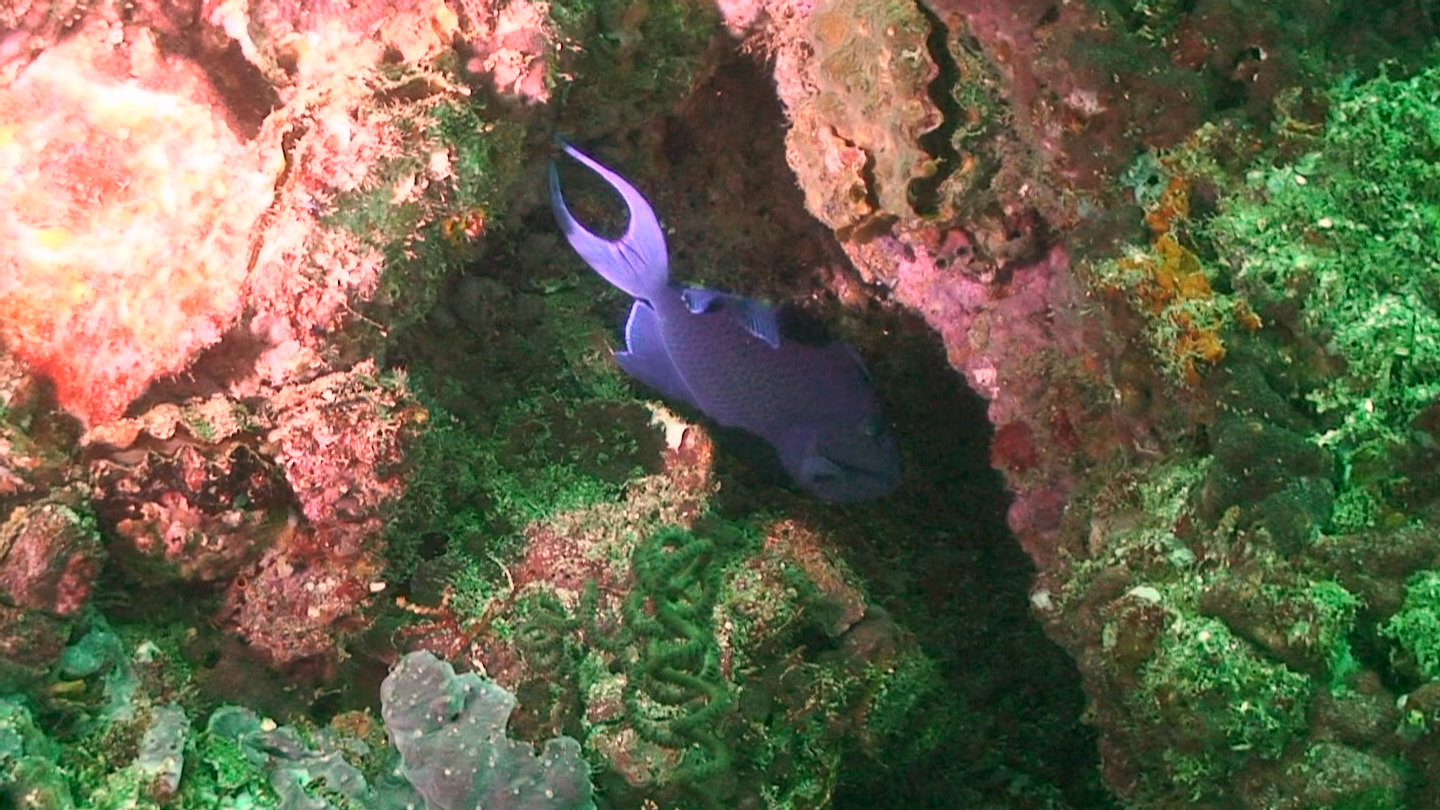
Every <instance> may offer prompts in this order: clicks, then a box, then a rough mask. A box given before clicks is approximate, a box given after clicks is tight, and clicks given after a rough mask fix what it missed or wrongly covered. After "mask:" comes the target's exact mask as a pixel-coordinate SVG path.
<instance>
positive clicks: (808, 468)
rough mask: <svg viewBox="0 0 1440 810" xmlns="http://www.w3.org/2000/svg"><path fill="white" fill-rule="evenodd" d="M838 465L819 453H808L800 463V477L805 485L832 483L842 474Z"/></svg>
mask: <svg viewBox="0 0 1440 810" xmlns="http://www.w3.org/2000/svg"><path fill="white" fill-rule="evenodd" d="M844 472H845V471H844V469H842V468H841V467H840V465H839V464H836V463H835V462H833V461H831V460H830V459H828V458H825V457H824V456H822V455H820V454H819V453H810V454H808V455H806V456H805V458H804V459H803V460H802V461H801V462H800V477H801V478H802V479H803V480H804V481H805V482H807V483H812V484H814V483H823V482H825V481H827V480H828V481H833V480H835V479H837V478H839V477H840V476H841V475H842V474H844Z"/></svg>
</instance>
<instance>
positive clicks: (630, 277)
mask: <svg viewBox="0 0 1440 810" xmlns="http://www.w3.org/2000/svg"><path fill="white" fill-rule="evenodd" d="M561 147H562V148H563V149H564V150H565V153H566V154H568V155H570V156H571V157H573V158H575V159H576V160H578V161H580V162H581V163H582V164H584V165H585V166H586V167H587V168H589V169H590V170H591V171H593V172H595V173H596V174H598V175H600V176H601V177H602V178H604V180H605V182H607V183H609V184H610V185H611V186H612V187H613V188H614V189H615V190H616V191H618V192H619V193H620V196H621V198H622V199H624V200H625V205H626V207H627V208H628V209H629V211H630V224H629V226H628V227H627V228H626V229H625V233H624V234H623V235H621V237H620V238H619V239H616V240H615V241H613V242H612V241H610V240H609V239H605V238H604V237H601V236H598V235H596V234H594V233H591V232H590V231H589V230H587V229H586V228H585V226H584V225H581V224H580V222H579V220H577V219H575V216H574V214H572V213H570V208H569V206H567V205H566V204H565V195H564V194H563V193H562V192H561V190H560V172H559V170H558V169H557V168H556V166H555V164H554V163H553V162H552V163H551V164H550V207H551V208H552V209H554V211H555V221H556V222H557V223H559V225H560V231H561V232H562V233H564V234H565V239H566V241H568V242H569V243H570V246H571V247H572V248H574V249H575V252H576V253H579V254H580V258H582V259H584V260H585V263H586V264H588V265H590V267H591V269H593V270H594V271H595V272H597V273H599V274H600V275H601V276H602V277H604V279H605V280H606V281H608V282H610V283H611V284H614V285H615V286H616V287H619V288H620V289H621V290H624V291H625V292H627V293H629V294H630V295H632V296H634V297H636V298H649V297H650V296H652V295H655V294H657V293H658V292H659V291H661V290H663V289H665V287H666V286H667V285H668V284H669V283H670V261H669V256H668V254H667V253H666V251H665V231H664V230H662V229H661V228H660V220H659V218H658V217H656V216H655V209H653V208H651V207H650V203H649V202H647V201H646V200H645V197H644V196H643V195H641V194H640V192H639V190H637V189H636V188H635V187H634V186H632V185H630V184H629V183H627V182H626V181H625V179H624V178H623V177H621V176H620V175H618V174H616V173H615V172H612V171H610V170H609V169H607V168H605V167H604V166H602V165H601V164H599V163H597V162H596V161H595V160H594V159H592V158H591V157H590V156H589V155H587V154H585V153H584V152H581V151H580V150H579V149H576V148H575V147H573V146H571V145H570V144H568V143H564V142H561Z"/></svg>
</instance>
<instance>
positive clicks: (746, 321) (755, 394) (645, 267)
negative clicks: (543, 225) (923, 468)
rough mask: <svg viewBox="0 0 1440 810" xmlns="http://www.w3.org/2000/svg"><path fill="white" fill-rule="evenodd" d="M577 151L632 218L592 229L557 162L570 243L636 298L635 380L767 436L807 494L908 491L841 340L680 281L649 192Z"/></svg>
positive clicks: (630, 350) (554, 175) (630, 334)
mask: <svg viewBox="0 0 1440 810" xmlns="http://www.w3.org/2000/svg"><path fill="white" fill-rule="evenodd" d="M562 146H563V148H564V150H565V152H566V153H568V154H569V155H570V156H571V157H573V158H575V159H576V160H578V161H580V162H581V163H583V164H584V165H585V166H587V167H589V168H590V169H591V170H592V171H594V172H595V173H597V174H599V175H600V176H601V177H603V178H604V179H605V181H606V182H608V183H609V184H610V185H611V186H613V187H614V188H615V190H616V191H618V192H620V196H621V197H622V198H624V200H625V204H626V206H627V207H628V208H629V211H630V223H629V226H628V227H627V228H626V230H625V233H624V234H623V235H622V236H621V237H620V238H619V239H616V240H614V241H611V240H608V239H604V238H602V237H600V236H597V235H596V234H593V233H591V232H590V231H588V230H586V229H585V227H584V226H582V225H581V224H580V223H579V222H577V221H576V219H575V217H574V216H573V215H572V214H571V213H570V209H569V208H567V207H566V205H565V198H564V195H563V194H562V193H561V191H560V175H559V173H558V171H557V170H556V167H555V164H554V163H552V164H551V165H550V200H551V204H552V205H553V206H554V209H555V219H556V220H557V221H558V222H559V224H560V230H561V231H563V232H564V234H565V238H566V239H567V240H569V242H570V246H571V247H573V248H574V249H575V252H577V253H579V254H580V257H581V258H583V259H584V260H585V262H586V263H587V264H589V265H590V267H591V268H593V269H594V270H595V272H597V273H599V274H600V275H601V276H603V277H604V278H605V280H606V281H608V282H610V283H611V284H613V285H615V286H616V287H618V288H620V289H621V290H624V291H625V292H626V293H628V294H629V295H631V296H633V297H634V298H635V299H636V300H635V304H634V306H632V307H631V308H630V318H629V320H628V321H627V322H626V324H625V350H624V351H621V352H616V353H615V359H616V360H617V361H619V363H620V367H621V368H623V369H624V370H625V371H626V372H627V373H628V374H630V376H632V377H634V378H635V379H637V380H639V381H640V382H642V383H644V384H645V385H647V386H649V387H650V388H653V389H654V390H655V391H657V392H659V393H660V394H661V395H662V396H664V397H665V398H667V399H670V400H673V401H676V402H683V403H686V404H688V405H690V406H691V407H693V408H695V409H696V410H698V411H700V412H701V413H703V414H705V415H706V416H707V417H709V418H710V419H713V420H714V421H715V422H717V423H719V424H720V425H722V426H724V427H729V428H740V429H743V430H746V431H748V432H750V433H752V434H754V435H756V436H759V437H760V438H761V439H764V440H765V441H766V442H768V443H769V444H770V445H771V446H772V447H774V449H775V451H776V453H777V454H778V456H779V459H780V463H781V465H782V466H783V467H784V468H785V472H786V473H787V474H788V475H789V476H790V478H791V480H793V481H794V482H795V484H796V485H798V486H799V487H800V488H801V489H803V490H805V491H806V492H808V493H810V494H812V495H814V496H815V497H817V498H821V499H824V500H827V501H839V502H855V501H864V500H868V499H871V498H878V497H881V496H884V495H888V494H889V493H890V492H892V491H893V490H894V489H895V487H896V486H898V485H899V483H900V450H899V445H898V443H897V442H896V440H895V436H894V434H892V433H891V432H890V429H889V425H888V423H887V422H886V420H885V417H884V415H883V414H882V413H881V408H880V402H879V399H878V397H876V395H875V389H874V387H873V385H872V384H871V381H870V374H869V373H868V372H867V371H866V370H865V365H864V363H862V362H861V361H860V358H859V356H858V355H856V354H855V351H854V350H853V349H851V348H850V347H849V346H847V345H845V344H844V343H841V342H838V341H836V342H830V343H827V344H825V345H814V344H812V343H807V342H801V341H798V340H794V339H792V338H791V337H789V336H787V335H785V334H782V330H781V325H780V320H779V318H778V313H777V311H776V309H775V308H774V307H771V306H769V305H766V304H763V303H761V302H759V301H755V300H753V299H750V298H744V297H742V296H739V295H733V294H730V293H724V292H717V291H715V290H702V289H696V288H692V287H681V286H678V285H675V284H672V283H671V282H670V261H669V257H668V255H667V254H666V251H665V234H664V232H663V231H661V229H660V222H659V220H657V219H656V217H655V212H654V210H652V209H651V207H650V204H649V203H648V202H646V201H645V198H644V197H643V196H641V194H640V192H639V191H637V190H636V189H635V187H634V186H631V185H630V184H629V183H627V182H625V180H624V179H623V178H621V177H620V176H619V175H618V174H616V173H615V172H613V171H611V170H609V169H607V168H606V167H604V166H602V165H600V164H599V163H597V162H596V161H594V160H593V159H591V158H590V157H589V156H588V155H586V154H584V153H583V152H581V151H580V150H578V149H576V148H575V147H573V146H570V145H569V144H562Z"/></svg>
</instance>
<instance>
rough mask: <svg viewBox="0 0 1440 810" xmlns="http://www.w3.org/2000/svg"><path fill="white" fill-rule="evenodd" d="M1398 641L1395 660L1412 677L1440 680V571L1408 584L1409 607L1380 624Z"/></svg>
mask: <svg viewBox="0 0 1440 810" xmlns="http://www.w3.org/2000/svg"><path fill="white" fill-rule="evenodd" d="M1380 635H1381V636H1383V637H1385V638H1387V639H1389V640H1390V641H1392V642H1394V643H1395V644H1396V646H1397V649H1396V650H1395V651H1394V653H1393V654H1392V658H1393V659H1394V660H1395V661H1396V663H1397V664H1398V665H1399V666H1400V667H1401V668H1402V669H1404V670H1406V671H1407V672H1408V673H1409V674H1410V675H1411V677H1418V678H1419V679H1420V680H1426V681H1434V680H1440V570H1434V569H1431V570H1426V571H1421V572H1419V573H1417V574H1415V575H1414V576H1412V577H1410V580H1409V582H1407V583H1406V585H1405V604H1404V605H1402V606H1401V608H1400V610H1399V611H1397V612H1396V613H1395V614H1394V615H1392V616H1391V617H1390V618H1389V619H1387V620H1386V621H1385V623H1384V624H1382V625H1380Z"/></svg>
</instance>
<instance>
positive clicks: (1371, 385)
mask: <svg viewBox="0 0 1440 810" xmlns="http://www.w3.org/2000/svg"><path fill="white" fill-rule="evenodd" d="M1437 99H1440V67H1436V68H1432V69H1430V70H1428V71H1426V72H1424V73H1421V74H1419V75H1417V76H1415V77H1414V78H1411V79H1407V80H1396V79H1391V78H1388V77H1381V78H1378V79H1375V80H1373V81H1370V82H1366V83H1364V84H1354V83H1342V84H1341V85H1340V86H1338V87H1337V88H1335V89H1334V90H1333V91H1332V92H1331V109H1330V115H1329V120H1328V122H1327V124H1326V126H1325V129H1324V134H1323V135H1321V136H1319V137H1318V138H1317V139H1316V140H1315V142H1314V143H1313V150H1311V151H1309V152H1308V153H1306V154H1304V155H1303V156H1302V157H1301V158H1300V159H1298V160H1295V161H1294V162H1291V163H1288V164H1286V165H1282V166H1274V167H1271V166H1266V167H1260V168H1256V169H1254V170H1252V171H1251V172H1250V173H1249V174H1248V175H1247V178H1246V186H1245V188H1244V191H1243V192H1242V193H1240V194H1237V195H1234V196H1232V197H1231V198H1229V199H1228V200H1226V201H1224V202H1223V203H1222V209H1221V211H1220V213H1219V214H1218V215H1217V216H1216V217H1215V218H1214V219H1213V220H1212V221H1211V222H1210V223H1209V226H1208V232H1209V234H1210V235H1211V236H1212V238H1213V239H1214V241H1215V244H1216V247H1217V248H1218V250H1219V251H1220V253H1221V255H1222V257H1224V258H1225V259H1227V260H1228V261H1229V263H1230V264H1231V265H1232V267H1233V268H1234V277H1233V283H1234V285H1235V288H1236V289H1237V290H1238V291H1240V292H1243V293H1244V294H1245V295H1246V296H1248V297H1249V299H1250V302H1251V303H1252V305H1253V306H1254V308H1255V309H1256V311H1257V312H1260V313H1261V314H1262V315H1263V316H1264V317H1265V319H1266V320H1267V322H1268V323H1269V324H1270V325H1275V326H1279V327H1282V328H1289V329H1292V330H1295V331H1297V332H1298V333H1299V335H1300V338H1301V340H1302V341H1305V342H1308V343H1310V344H1312V345H1313V347H1314V349H1315V350H1316V353H1317V354H1319V355H1321V356H1322V357H1324V358H1325V360H1326V361H1327V362H1328V363H1329V364H1330V366H1331V368H1330V369H1326V371H1327V372H1328V373H1326V374H1324V376H1323V377H1322V378H1321V379H1319V380H1318V381H1317V382H1316V383H1315V384H1314V385H1313V386H1312V387H1310V389H1309V390H1308V391H1306V392H1305V397H1306V399H1307V401H1308V403H1309V406H1310V408H1311V409H1313V412H1314V413H1315V415H1316V416H1317V418H1318V419H1319V421H1320V424H1321V426H1322V432H1321V434H1320V435H1319V436H1318V437H1316V440H1317V441H1318V443H1319V444H1321V445H1322V446H1325V447H1327V448H1330V449H1333V450H1334V451H1335V452H1336V454H1337V456H1338V458H1339V459H1340V461H1341V463H1342V469H1341V476H1342V481H1341V493H1340V497H1339V506H1340V507H1341V508H1340V509H1339V510H1338V514H1339V516H1340V517H1342V518H1343V519H1344V522H1345V524H1346V525H1344V526H1343V527H1341V528H1344V529H1357V528H1362V527H1363V526H1365V525H1370V524H1373V523H1374V522H1375V520H1376V519H1377V518H1379V517H1381V514H1380V513H1381V512H1382V511H1383V509H1384V504H1385V501H1386V497H1387V495H1388V494H1390V493H1391V492H1393V491H1395V490H1396V489H1397V488H1403V486H1404V482H1401V481H1399V480H1397V478H1398V476H1397V475H1396V474H1395V473H1394V472H1393V471H1392V470H1390V467H1391V459H1392V454H1393V451H1395V450H1396V449H1397V448H1403V447H1406V446H1413V445H1415V444H1416V443H1417V442H1423V441H1424V437H1422V436H1420V435H1419V431H1418V428H1417V425H1416V420H1417V417H1418V416H1419V415H1420V414H1421V413H1422V411H1424V410H1425V409H1427V408H1433V407H1434V406H1435V403H1436V402H1437V400H1440V104H1437ZM1305 362H1312V361H1305Z"/></svg>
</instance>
